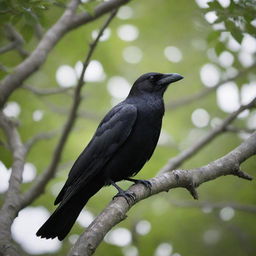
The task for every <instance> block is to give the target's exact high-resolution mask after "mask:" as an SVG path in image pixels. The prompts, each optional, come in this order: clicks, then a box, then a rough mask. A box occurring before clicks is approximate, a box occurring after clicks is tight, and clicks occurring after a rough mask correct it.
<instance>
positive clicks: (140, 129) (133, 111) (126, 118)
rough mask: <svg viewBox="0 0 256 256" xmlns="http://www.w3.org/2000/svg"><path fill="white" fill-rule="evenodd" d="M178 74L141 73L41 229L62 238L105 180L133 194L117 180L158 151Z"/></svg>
mask: <svg viewBox="0 0 256 256" xmlns="http://www.w3.org/2000/svg"><path fill="white" fill-rule="evenodd" d="M182 78H183V77H182V76H181V75H179V74H161V73H147V74H144V75H142V76H141V77H139V78H138V79H137V80H136V81H135V83H134V85H133V87H132V89H131V91H130V93H129V95H128V97H127V98H126V99H125V100H124V101H123V102H121V103H119V104H118V105H116V106H115V107H114V108H112V109H111V110H110V111H109V112H108V113H107V115H106V116H105V117H104V118H103V120H102V121H101V123H100V124H99V127H98V128H97V130H96V132H95V134H94V136H93V138H92V139H91V141H90V143H89V144H88V145H87V147H86V148H85V149H84V151H83V152H82V153H81V154H80V156H79V157H78V159H77V160H76V162H75V163H74V165H73V167H72V168H71V171H70V173H69V175H68V179H67V181H66V183H65V185H64V186H63V188H62V190H61V191H60V193H59V195H58V196H57V198H56V200H55V204H59V206H58V208H57V209H56V210H55V212H54V213H53V214H52V215H51V216H50V218H49V219H48V220H47V221H46V222H45V223H44V225H43V226H42V227H41V228H40V229H39V230H38V232H37V233H36V234H37V236H41V237H42V238H54V237H58V238H59V240H63V239H64V238H65V236H66V235H67V234H68V232H69V231H70V229H71V228H72V226H73V224H74V222H75V220H76V219H77V217H78V215H79V213H80V212H81V210H82V208H83V207H84V206H85V204H86V203H87V201H88V200H89V199H90V197H92V196H93V195H94V194H95V193H97V192H98V191H99V190H100V189H101V188H102V187H103V186H105V185H110V184H112V185H114V186H115V187H116V188H117V189H118V191H119V193H118V194H117V195H118V196H124V197H126V198H127V197H133V195H131V194H128V193H127V192H125V191H123V190H122V189H121V188H119V187H118V186H117V185H116V184H115V182H117V181H120V180H124V179H127V180H130V181H134V182H142V183H143V184H144V185H146V186H150V184H149V182H147V181H140V180H134V179H130V177H132V176H134V175H135V174H136V173H138V172H139V171H140V169H141V168H142V167H143V165H144V164H145V163H146V161H148V160H149V159H150V157H151V155H152V154H153V152H154V149H155V147H156V144H157V141H158V138H159V134H160V131H161V126H162V117H163V115H164V103H163V94H164V92H165V90H166V88H167V86H168V85H169V84H170V83H173V82H176V81H178V80H180V79H182Z"/></svg>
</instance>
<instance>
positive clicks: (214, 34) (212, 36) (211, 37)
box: [207, 31, 221, 43]
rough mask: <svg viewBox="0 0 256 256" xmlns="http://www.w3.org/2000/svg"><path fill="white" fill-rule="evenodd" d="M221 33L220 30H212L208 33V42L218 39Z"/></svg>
mask: <svg viewBox="0 0 256 256" xmlns="http://www.w3.org/2000/svg"><path fill="white" fill-rule="evenodd" d="M220 33H221V32H220V31H212V32H211V33H210V34H209V35H208V37H207V42H208V43H211V42H214V41H216V40H217V39H218V38H219V36H220Z"/></svg>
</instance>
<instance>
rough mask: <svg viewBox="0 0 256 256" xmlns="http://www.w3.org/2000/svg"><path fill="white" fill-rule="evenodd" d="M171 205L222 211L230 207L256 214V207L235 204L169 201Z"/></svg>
mask: <svg viewBox="0 0 256 256" xmlns="http://www.w3.org/2000/svg"><path fill="white" fill-rule="evenodd" d="M171 204H173V205H175V206H178V207H193V208H210V209H223V208H225V207H231V208H233V209H235V210H238V211H243V212H248V213H253V214H255V213H256V205H245V204H239V203H237V202H215V203H214V202H194V201H173V200H172V201H171Z"/></svg>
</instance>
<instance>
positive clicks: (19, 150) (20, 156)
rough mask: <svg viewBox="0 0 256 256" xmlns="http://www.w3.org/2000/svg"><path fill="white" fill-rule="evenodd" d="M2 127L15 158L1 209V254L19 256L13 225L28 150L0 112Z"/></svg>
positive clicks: (13, 127)
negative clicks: (14, 244) (12, 233)
mask: <svg viewBox="0 0 256 256" xmlns="http://www.w3.org/2000/svg"><path fill="white" fill-rule="evenodd" d="M0 126H1V127H2V128H3V130H4V132H5V134H6V137H7V139H8V144H9V147H10V149H11V152H12V156H13V164H12V171H11V177H10V179H9V187H8V190H7V192H6V194H5V198H4V203H3V205H2V208H1V209H0V254H3V255H11V256H16V255H17V256H18V255H19V253H18V252H17V251H16V249H15V247H14V246H13V244H12V242H11V241H12V238H11V225H12V223H13V220H14V219H15V218H16V216H17V213H18V210H17V209H19V208H20V184H21V182H22V174H23V169H24V162H25V156H26V148H25V147H24V145H23V144H22V142H21V139H20V136H19V133H18V131H17V129H16V124H15V123H14V122H13V121H12V120H10V119H8V118H7V117H6V116H5V115H4V114H3V113H2V112H0Z"/></svg>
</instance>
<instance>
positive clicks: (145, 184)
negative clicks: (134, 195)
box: [135, 180, 152, 189]
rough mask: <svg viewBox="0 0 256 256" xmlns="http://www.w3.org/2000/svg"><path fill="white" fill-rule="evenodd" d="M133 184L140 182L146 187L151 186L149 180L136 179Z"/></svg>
mask: <svg viewBox="0 0 256 256" xmlns="http://www.w3.org/2000/svg"><path fill="white" fill-rule="evenodd" d="M135 184H142V185H144V186H145V187H146V188H148V189H151V187H152V183H151V182H150V181H149V180H137V181H135Z"/></svg>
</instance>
